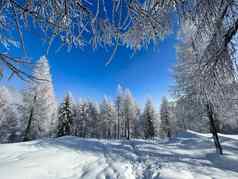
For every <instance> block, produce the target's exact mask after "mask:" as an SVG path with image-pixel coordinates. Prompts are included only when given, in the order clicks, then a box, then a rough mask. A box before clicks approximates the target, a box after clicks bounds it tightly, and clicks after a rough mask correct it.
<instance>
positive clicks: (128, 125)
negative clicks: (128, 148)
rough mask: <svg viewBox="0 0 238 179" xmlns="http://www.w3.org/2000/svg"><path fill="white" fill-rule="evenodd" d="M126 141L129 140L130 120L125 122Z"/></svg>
mask: <svg viewBox="0 0 238 179" xmlns="http://www.w3.org/2000/svg"><path fill="white" fill-rule="evenodd" d="M127 140H130V120H129V119H128V120H127Z"/></svg>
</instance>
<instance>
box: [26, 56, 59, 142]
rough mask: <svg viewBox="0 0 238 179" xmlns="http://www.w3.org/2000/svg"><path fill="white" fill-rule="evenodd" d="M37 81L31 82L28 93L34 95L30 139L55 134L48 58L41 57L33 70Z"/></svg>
mask: <svg viewBox="0 0 238 179" xmlns="http://www.w3.org/2000/svg"><path fill="white" fill-rule="evenodd" d="M33 76H34V78H35V79H38V80H37V81H34V82H32V85H31V88H30V91H29V95H31V97H32V98H31V99H32V100H33V99H34V96H36V101H35V103H34V106H33V108H34V113H33V116H32V118H33V120H32V123H31V127H30V136H31V139H37V138H41V137H50V136H53V135H55V133H56V128H57V103H56V100H55V96H54V91H53V84H52V80H51V74H50V68H49V64H48V60H47V58H46V57H45V56H43V57H41V58H40V59H39V60H38V61H37V63H36V65H35V68H34V70H33ZM29 115H30V114H29Z"/></svg>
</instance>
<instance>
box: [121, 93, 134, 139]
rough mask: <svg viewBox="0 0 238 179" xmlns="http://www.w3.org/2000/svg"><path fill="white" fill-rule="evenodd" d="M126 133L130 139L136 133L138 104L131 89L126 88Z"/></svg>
mask: <svg viewBox="0 0 238 179" xmlns="http://www.w3.org/2000/svg"><path fill="white" fill-rule="evenodd" d="M123 108H124V117H125V119H124V135H125V137H126V138H127V139H128V140H129V139H130V138H131V135H132V134H133V133H134V131H133V130H134V129H135V122H136V117H137V106H136V103H135V100H134V98H133V96H132V94H131V92H130V90H129V89H126V90H125V96H124V106H123Z"/></svg>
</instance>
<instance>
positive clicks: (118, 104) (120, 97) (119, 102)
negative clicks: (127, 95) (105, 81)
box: [115, 85, 124, 139]
mask: <svg viewBox="0 0 238 179" xmlns="http://www.w3.org/2000/svg"><path fill="white" fill-rule="evenodd" d="M123 106H124V90H123V89H122V87H121V86H120V85H118V88H117V96H116V101H115V108H116V112H117V131H116V132H117V139H119V138H120V137H121V136H122V132H123V131H122V130H121V129H122V125H123V119H124V107H123Z"/></svg>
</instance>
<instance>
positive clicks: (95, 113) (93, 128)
mask: <svg viewBox="0 0 238 179" xmlns="http://www.w3.org/2000/svg"><path fill="white" fill-rule="evenodd" d="M87 113H88V119H87V126H88V127H87V136H88V137H93V138H97V137H98V134H99V133H100V130H101V129H100V127H99V118H100V112H99V106H98V104H97V103H95V102H92V101H89V102H88V112H87Z"/></svg>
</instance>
